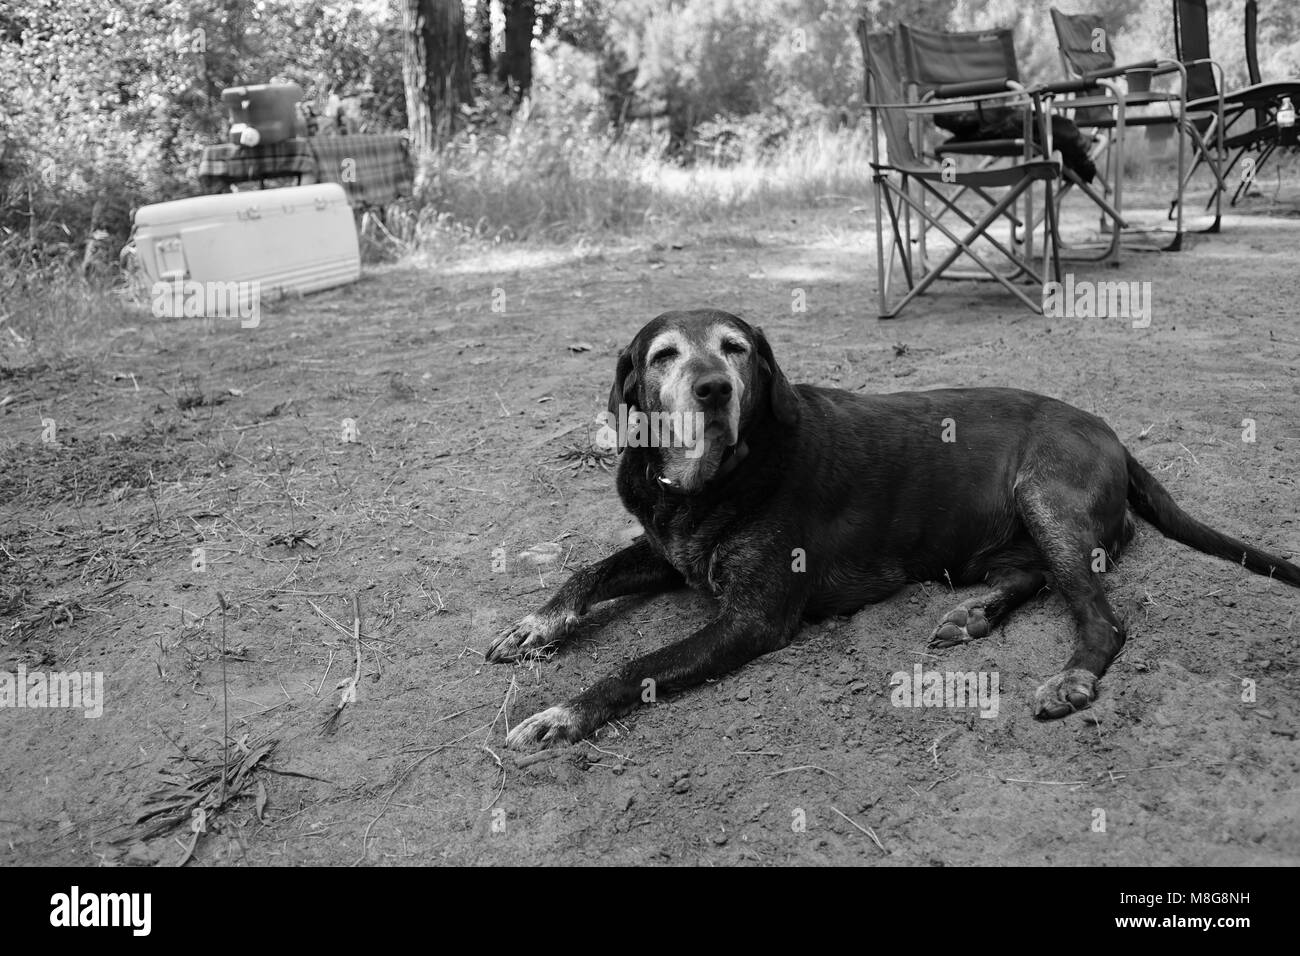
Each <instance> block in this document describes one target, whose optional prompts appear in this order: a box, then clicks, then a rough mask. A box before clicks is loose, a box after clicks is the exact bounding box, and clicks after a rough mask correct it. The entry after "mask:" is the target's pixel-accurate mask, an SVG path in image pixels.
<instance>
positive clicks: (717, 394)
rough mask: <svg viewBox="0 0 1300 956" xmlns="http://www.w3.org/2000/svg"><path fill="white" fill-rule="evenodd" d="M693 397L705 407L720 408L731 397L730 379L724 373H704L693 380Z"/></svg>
mask: <svg viewBox="0 0 1300 956" xmlns="http://www.w3.org/2000/svg"><path fill="white" fill-rule="evenodd" d="M695 397H696V398H698V399H699V400H700V404H701V405H703V406H704V407H705V408H721V407H722V406H723V405H725V404H727V402H728V401H729V400H730V399H731V379H729V378H727V376H725V375H705V376H703V377H702V378H698V379H696V380H695Z"/></svg>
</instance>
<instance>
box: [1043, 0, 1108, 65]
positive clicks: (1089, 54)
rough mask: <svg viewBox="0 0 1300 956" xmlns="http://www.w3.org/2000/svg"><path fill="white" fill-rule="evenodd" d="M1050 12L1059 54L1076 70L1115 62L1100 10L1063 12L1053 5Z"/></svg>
mask: <svg viewBox="0 0 1300 956" xmlns="http://www.w3.org/2000/svg"><path fill="white" fill-rule="evenodd" d="M1051 14H1052V26H1053V28H1055V30H1056V43H1057V46H1059V47H1060V48H1061V56H1063V57H1065V61H1066V63H1067V64H1069V67H1070V69H1071V70H1073V71H1074V72H1075V73H1076V74H1079V75H1082V74H1084V73H1092V72H1094V71H1096V70H1109V69H1110V68H1111V67H1113V66H1114V65H1115V49H1114V47H1112V46H1111V43H1110V33H1109V32H1108V31H1107V30H1106V24H1105V21H1104V20H1103V19H1102V18H1101V15H1100V14H1096V13H1062V12H1061V11H1060V10H1058V9H1056V7H1052V8H1051Z"/></svg>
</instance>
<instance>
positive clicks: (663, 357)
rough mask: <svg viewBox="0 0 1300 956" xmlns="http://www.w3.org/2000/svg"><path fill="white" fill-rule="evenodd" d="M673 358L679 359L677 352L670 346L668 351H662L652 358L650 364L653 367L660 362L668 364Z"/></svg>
mask: <svg viewBox="0 0 1300 956" xmlns="http://www.w3.org/2000/svg"><path fill="white" fill-rule="evenodd" d="M671 358H677V350H676V349H675V348H673V347H672V346H669V347H668V348H666V349H660V350H659V351H658V352H656V353H655V354H654V355H653V356H651V358H650V363H651V364H652V365H653V364H657V363H659V362H666V361H668V360H669V359H671Z"/></svg>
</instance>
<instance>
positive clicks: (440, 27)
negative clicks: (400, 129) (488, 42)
mask: <svg viewBox="0 0 1300 956" xmlns="http://www.w3.org/2000/svg"><path fill="white" fill-rule="evenodd" d="M402 27H403V33H404V37H405V42H404V43H403V46H402V50H403V56H402V79H403V81H404V82H405V85H406V116H407V124H408V126H409V128H410V130H411V133H412V136H413V138H414V140H415V147H416V151H417V152H418V153H425V152H428V151H430V150H432V149H434V148H436V147H437V146H438V144H440V143H442V142H445V141H446V139H447V138H448V137H449V136H450V135H451V134H452V132H453V131H454V129H455V119H456V114H457V108H458V107H459V106H460V105H461V104H462V103H472V102H473V98H474V92H473V87H472V85H471V83H470V69H469V37H468V36H466V34H465V12H464V10H463V9H462V7H461V4H460V0H402Z"/></svg>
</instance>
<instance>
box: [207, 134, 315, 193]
mask: <svg viewBox="0 0 1300 956" xmlns="http://www.w3.org/2000/svg"><path fill="white" fill-rule="evenodd" d="M309 142H310V140H306V139H286V140H284V141H282V142H279V143H275V144H273V145H271V146H254V147H252V148H249V147H245V146H236V145H234V144H233V143H219V144H217V145H216V146H205V147H203V155H202V156H201V157H200V158H199V182H200V183H201V184H202V185H204V186H206V187H208V188H210V189H220V188H223V187H225V186H228V185H230V184H231V183H246V182H248V181H249V180H253V179H272V178H274V177H276V176H302V175H304V174H310V175H313V176H314V175H315V174H316V159H315V157H313V156H312V152H311V148H310V147H309V146H308V145H307V144H308V143H309Z"/></svg>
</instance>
